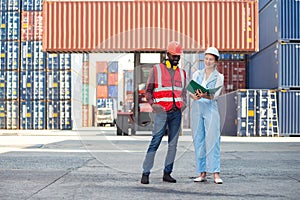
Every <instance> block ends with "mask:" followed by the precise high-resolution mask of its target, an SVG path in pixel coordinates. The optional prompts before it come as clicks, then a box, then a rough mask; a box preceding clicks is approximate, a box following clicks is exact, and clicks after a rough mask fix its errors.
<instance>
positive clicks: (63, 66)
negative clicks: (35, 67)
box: [59, 53, 82, 70]
mask: <svg viewBox="0 0 300 200" xmlns="http://www.w3.org/2000/svg"><path fill="white" fill-rule="evenodd" d="M81 64H82V63H81ZM59 69H60V70H68V69H71V54H65V53H62V54H59Z"/></svg>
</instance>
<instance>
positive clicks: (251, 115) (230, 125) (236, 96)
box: [218, 89, 279, 136]
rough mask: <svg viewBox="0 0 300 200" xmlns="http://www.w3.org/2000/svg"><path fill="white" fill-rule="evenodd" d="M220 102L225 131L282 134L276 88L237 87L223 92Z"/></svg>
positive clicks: (262, 134)
mask: <svg viewBox="0 0 300 200" xmlns="http://www.w3.org/2000/svg"><path fill="white" fill-rule="evenodd" d="M218 106H219V113H220V118H221V133H222V135H229V136H279V126H278V113H277V97H276V91H275V90H266V89H264V90H252V89H247V90H237V91H234V92H230V93H227V94H225V95H221V96H219V98H218ZM228 113H230V114H228Z"/></svg>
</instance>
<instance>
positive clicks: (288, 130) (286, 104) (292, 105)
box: [278, 90, 300, 136]
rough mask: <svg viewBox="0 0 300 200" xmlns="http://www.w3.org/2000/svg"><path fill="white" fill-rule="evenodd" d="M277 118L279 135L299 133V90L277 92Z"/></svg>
mask: <svg viewBox="0 0 300 200" xmlns="http://www.w3.org/2000/svg"><path fill="white" fill-rule="evenodd" d="M278 118H279V131H280V135H281V136H295V135H298V136H299V135H300V123H299V121H300V90H287V91H285V90H283V91H279V92H278Z"/></svg>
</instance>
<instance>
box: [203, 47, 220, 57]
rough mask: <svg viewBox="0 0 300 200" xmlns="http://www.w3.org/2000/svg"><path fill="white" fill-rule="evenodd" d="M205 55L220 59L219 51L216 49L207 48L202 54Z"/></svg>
mask: <svg viewBox="0 0 300 200" xmlns="http://www.w3.org/2000/svg"><path fill="white" fill-rule="evenodd" d="M207 53H209V54H212V55H215V56H217V57H218V58H219V57H220V54H219V51H218V49H217V48H216V47H208V48H207V49H206V51H205V52H204V54H207Z"/></svg>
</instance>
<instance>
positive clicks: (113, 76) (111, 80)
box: [108, 73, 118, 85]
mask: <svg viewBox="0 0 300 200" xmlns="http://www.w3.org/2000/svg"><path fill="white" fill-rule="evenodd" d="M108 85H118V73H109V74H108Z"/></svg>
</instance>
